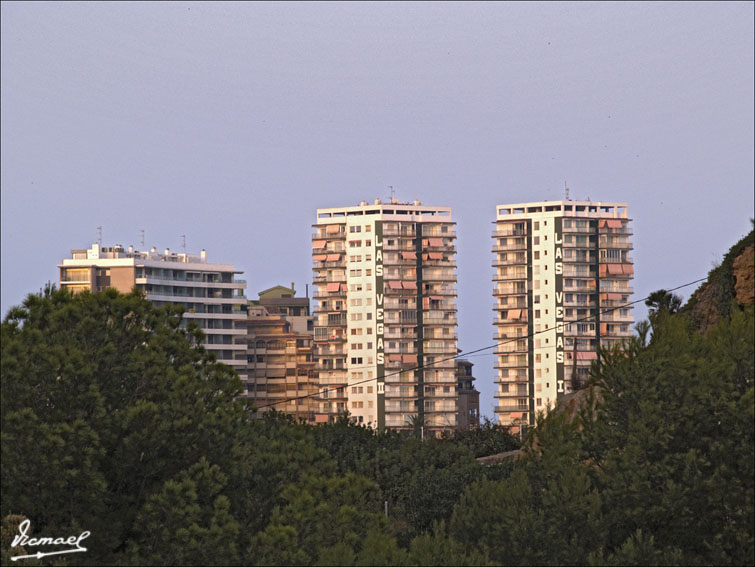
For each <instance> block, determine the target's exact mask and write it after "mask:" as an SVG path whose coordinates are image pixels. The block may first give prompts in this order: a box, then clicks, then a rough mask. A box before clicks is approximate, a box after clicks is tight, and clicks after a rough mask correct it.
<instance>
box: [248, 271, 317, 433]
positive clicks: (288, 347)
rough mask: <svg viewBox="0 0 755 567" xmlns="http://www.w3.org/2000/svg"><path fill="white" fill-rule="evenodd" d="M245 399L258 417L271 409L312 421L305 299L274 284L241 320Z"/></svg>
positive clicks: (313, 382)
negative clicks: (242, 322) (244, 329)
mask: <svg viewBox="0 0 755 567" xmlns="http://www.w3.org/2000/svg"><path fill="white" fill-rule="evenodd" d="M244 325H245V328H246V335H245V337H244V338H243V339H242V340H243V341H244V343H245V344H246V356H247V365H246V368H245V373H246V376H247V378H246V380H245V384H244V385H245V390H246V396H247V397H248V398H249V399H251V400H252V401H253V403H254V406H255V407H256V408H258V413H262V412H266V411H270V410H272V409H275V410H277V411H282V412H285V413H288V414H290V415H292V416H294V417H295V418H297V419H300V420H304V421H307V422H314V419H315V410H316V408H317V402H316V400H315V398H314V394H316V392H317V387H318V382H317V379H318V375H317V370H316V369H315V363H314V359H313V356H312V339H313V335H312V332H313V331H312V329H313V317H312V316H311V315H310V313H309V298H308V297H295V290H294V285H293V284H291V287H290V288H287V287H284V286H275V287H272V288H270V289H266V290H264V291H261V292H259V299H258V300H253V301H250V302H249V313H248V317H247V318H246V321H245V322H244Z"/></svg>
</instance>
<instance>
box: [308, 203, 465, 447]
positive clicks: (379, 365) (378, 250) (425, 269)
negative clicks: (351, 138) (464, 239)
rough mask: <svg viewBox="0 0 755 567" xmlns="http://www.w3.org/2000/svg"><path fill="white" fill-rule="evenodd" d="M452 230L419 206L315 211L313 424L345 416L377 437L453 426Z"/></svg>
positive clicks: (444, 216)
mask: <svg viewBox="0 0 755 567" xmlns="http://www.w3.org/2000/svg"><path fill="white" fill-rule="evenodd" d="M454 224H455V223H454V222H453V220H452V218H451V209H450V208H449V207H428V206H423V205H422V204H421V203H420V202H419V201H414V203H399V202H398V201H397V200H396V199H391V202H389V203H382V202H381V201H380V200H376V201H375V202H374V203H373V204H371V205H370V204H367V202H366V201H362V203H361V204H360V205H358V206H353V207H338V208H330V209H318V210H317V223H316V224H315V225H313V226H314V229H315V234H314V235H313V237H312V252H313V256H312V259H313V265H314V287H315V293H314V299H315V300H317V306H316V307H315V309H314V315H315V317H316V319H315V329H314V332H315V334H314V340H315V348H314V351H315V352H314V355H315V358H316V360H317V367H316V368H317V370H318V371H319V382H320V389H321V390H325V391H324V393H323V394H322V395H321V397H320V399H319V412H318V414H317V415H316V419H317V420H318V421H328V420H332V419H333V418H334V417H335V416H337V415H339V414H340V413H343V412H344V411H345V410H348V411H349V413H350V414H351V416H352V418H353V419H354V420H355V421H356V422H358V423H365V424H370V425H371V426H373V427H377V428H379V429H383V428H391V429H410V428H412V427H416V426H418V425H420V426H422V427H424V430H425V432H427V433H433V432H435V433H437V432H439V431H441V430H444V429H452V428H455V427H456V423H457V393H456V390H457V384H456V376H455V368H456V363H455V361H454V360H453V357H454V356H456V353H457V336H456V269H455V268H456V261H455V253H456V248H455V241H456V233H455V231H454Z"/></svg>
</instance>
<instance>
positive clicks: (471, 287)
mask: <svg viewBox="0 0 755 567" xmlns="http://www.w3.org/2000/svg"><path fill="white" fill-rule="evenodd" d="M1 11H2V13H1V16H2V34H1V36H0V41H1V42H2V45H1V47H2V52H1V57H2V66H1V68H0V69H1V72H2V82H1V83H0V85H1V95H2V123H1V124H2V140H1V142H2V144H1V145H0V152H1V154H0V155H1V158H2V167H1V169H0V171H1V191H2V194H1V197H2V268H3V269H2V313H3V314H5V313H6V312H7V310H8V309H9V308H10V307H11V306H12V305H15V304H18V303H20V302H21V301H22V299H23V298H24V296H25V294H26V293H28V292H33V291H37V290H38V289H39V288H40V287H41V286H42V285H43V284H44V283H45V282H46V281H48V280H52V281H56V279H57V270H56V264H57V263H58V262H59V261H60V260H61V258H63V257H65V256H67V255H68V253H69V250H70V249H71V248H83V247H88V246H89V245H90V244H91V243H92V242H94V241H95V240H96V239H97V229H96V227H97V226H98V225H102V227H103V241H104V243H106V244H115V243H119V244H123V245H125V246H128V245H129V244H134V245H136V246H139V240H140V237H139V229H141V228H144V229H145V230H146V241H147V242H146V244H147V246H148V247H151V246H156V247H158V249H161V250H162V249H164V248H166V247H169V248H171V249H174V250H179V249H180V246H181V238H180V235H182V234H186V235H187V238H186V240H187V249H188V251H191V252H198V251H199V249H201V248H206V249H207V251H208V255H209V258H210V260H214V261H218V262H227V263H234V264H235V265H236V266H237V267H239V268H241V269H243V270H245V272H246V273H245V274H244V276H242V277H244V278H245V279H247V280H248V281H249V289H248V296H249V297H252V298H253V297H256V292H257V291H259V290H262V289H265V288H267V287H270V286H272V285H275V284H278V283H283V284H288V283H290V282H291V281H295V282H296V284H297V288H299V289H301V290H302V291H303V290H304V285H305V283H307V282H309V281H310V279H311V256H310V255H311V246H310V234H311V226H310V225H311V224H312V223H313V222H314V220H315V209H316V208H318V207H331V206H339V205H344V204H348V205H354V204H357V203H358V202H359V201H360V200H362V199H367V200H372V199H375V198H376V197H381V198H385V197H387V196H388V195H389V190H388V188H387V186H389V185H392V186H393V187H394V188H395V189H396V191H397V197H398V198H399V199H401V200H406V201H411V200H414V199H420V200H421V201H422V202H423V203H424V204H429V205H443V206H451V207H453V212H454V216H455V220H456V222H457V223H458V266H459V269H458V271H459V286H458V287H459V319H460V328H459V337H460V341H459V344H460V347H461V348H462V349H463V350H472V349H475V348H479V347H481V346H486V345H489V344H492V342H493V340H492V337H493V327H492V320H493V313H492V311H491V309H492V303H493V302H492V297H491V290H492V287H493V285H492V282H491V278H492V273H493V270H492V268H491V262H492V254H491V251H490V250H491V246H492V241H491V238H490V232H491V230H492V225H491V224H490V223H491V222H492V221H493V220H494V218H495V205H496V204H501V203H506V202H523V201H530V200H533V201H534V200H543V199H560V198H561V197H562V196H563V186H564V180H567V181H568V184H569V186H570V188H571V196H572V198H579V199H582V198H585V197H587V196H589V197H590V198H591V199H592V200H604V201H610V200H615V201H627V202H628V203H629V211H630V216H631V217H632V218H633V219H634V221H633V225H634V230H635V237H634V245H635V250H634V260H635V272H636V279H635V282H634V287H635V291H636V293H635V296H634V298H640V297H643V296H644V295H647V293H649V292H650V291H652V290H654V289H657V288H659V287H673V286H674V285H678V284H681V283H684V282H686V281H690V280H693V279H696V278H698V277H702V276H705V275H706V273H707V272H708V270H709V269H710V268H711V264H712V262H714V261H716V260H719V259H720V258H721V256H722V254H723V253H724V252H726V250H727V249H728V248H729V247H730V246H731V244H732V243H733V242H735V241H736V240H737V239H738V238H739V237H740V236H742V235H743V234H745V233H746V232H748V231H749V229H750V221H749V219H750V217H752V216H753V214H754V213H753V208H754V204H753V182H754V181H753V137H754V135H753V122H754V120H755V118H754V116H753V98H754V96H755V95H754V93H753V67H754V66H755V63H754V61H753V3H751V2H740V3H726V2H715V3H701V2H694V3H647V2H642V3H625V2H621V3H587V2H584V3H583V2H580V3H574V4H571V3H563V4H561V3H543V4H538V3H529V2H528V3H521V4H520V3H488V2H485V3H464V4H456V3H439V4H432V3H429V4H428V3H388V2H380V3H334V4H327V3H315V4H298V3H274V4H273V3H268V4H264V3H256V2H255V3H228V4H224V3H220V2H213V3H211V4H203V3H188V4H184V3H172V2H171V3H136V4H114V3H103V4H97V3H90V2H86V3H80V4H77V3H41V2H32V3H14V2H3V3H2V7H1ZM690 292H691V289H688V290H685V291H684V293H683V294H684V296H685V297H688V296H689V293H690ZM636 314H637V315H639V316H642V315H644V309H638V310H637V311H636ZM471 360H472V361H473V362H475V375H476V376H477V378H478V387H479V388H480V390H481V391H482V392H483V398H482V412H483V413H484V414H487V415H490V416H492V408H493V397H492V392H493V384H492V377H493V357H492V356H478V357H473V358H471Z"/></svg>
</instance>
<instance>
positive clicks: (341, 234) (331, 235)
mask: <svg viewBox="0 0 755 567" xmlns="http://www.w3.org/2000/svg"><path fill="white" fill-rule="evenodd" d="M331 226H333V225H331ZM344 238H346V231H340V230H339V231H338V232H328V231H327V229H326V230H323V231H322V232H318V233H317V234H313V235H312V240H343V239H344Z"/></svg>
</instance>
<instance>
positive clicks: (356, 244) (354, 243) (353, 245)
mask: <svg viewBox="0 0 755 567" xmlns="http://www.w3.org/2000/svg"><path fill="white" fill-rule="evenodd" d="M361 245H362V241H361V240H350V241H349V248H358V247H359V246H361Z"/></svg>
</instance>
